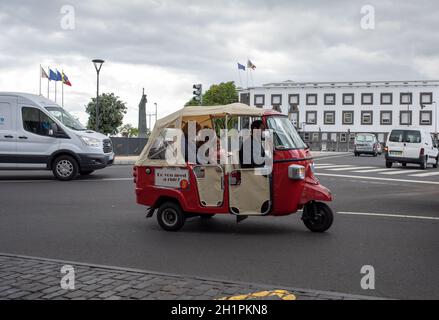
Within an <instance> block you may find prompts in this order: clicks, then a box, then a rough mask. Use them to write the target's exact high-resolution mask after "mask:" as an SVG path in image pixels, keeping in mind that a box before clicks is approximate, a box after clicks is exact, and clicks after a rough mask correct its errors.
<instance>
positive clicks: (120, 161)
mask: <svg viewBox="0 0 439 320" xmlns="http://www.w3.org/2000/svg"><path fill="white" fill-rule="evenodd" d="M311 154H312V156H313V157H314V158H316V159H317V158H325V157H330V156H338V155H341V156H342V155H344V154H349V152H332V151H311ZM136 160H137V156H116V157H115V158H114V163H113V164H114V165H133V164H134V163H135V162H136Z"/></svg>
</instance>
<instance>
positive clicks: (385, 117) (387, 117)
mask: <svg viewBox="0 0 439 320" xmlns="http://www.w3.org/2000/svg"><path fill="white" fill-rule="evenodd" d="M380 123H381V124H382V125H391V124H392V111H381V115H380Z"/></svg>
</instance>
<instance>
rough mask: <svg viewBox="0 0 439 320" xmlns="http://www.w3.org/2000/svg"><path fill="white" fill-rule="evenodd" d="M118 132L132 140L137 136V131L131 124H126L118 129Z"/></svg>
mask: <svg viewBox="0 0 439 320" xmlns="http://www.w3.org/2000/svg"><path fill="white" fill-rule="evenodd" d="M119 132H120V133H121V134H122V136H123V137H125V138H132V137H137V136H139V129H137V128H134V127H133V126H132V125H131V124H129V123H127V124H125V125H123V126H122V127H120V128H119Z"/></svg>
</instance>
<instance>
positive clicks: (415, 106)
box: [239, 80, 439, 151]
mask: <svg viewBox="0 0 439 320" xmlns="http://www.w3.org/2000/svg"><path fill="white" fill-rule="evenodd" d="M438 89H439V80H428V81H371V82H318V83H315V82H294V81H290V80H287V81H284V82H279V83H268V84H265V85H263V86H261V87H252V88H247V89H239V98H240V101H241V102H242V103H246V104H249V105H252V106H256V107H259V108H267V109H275V110H278V111H280V112H282V113H284V114H288V117H289V119H290V120H291V121H292V123H293V124H294V126H295V127H296V128H297V129H298V131H299V133H300V134H301V135H302V137H303V139H304V140H305V141H306V142H307V143H308V144H309V145H310V146H311V148H312V149H323V150H338V151H343V150H345V151H347V150H350V149H352V147H353V145H352V144H353V139H354V136H355V133H358V132H370V133H374V134H376V136H377V138H378V140H379V141H381V142H385V141H386V139H387V135H388V133H389V132H390V130H391V129H392V128H393V127H401V126H403V127H405V126H407V127H410V126H413V127H425V128H426V129H428V130H429V131H430V132H431V133H432V134H433V133H435V132H437V130H438V127H437V126H438V121H439V119H438V114H437V102H438V99H439V97H438V94H439V92H438Z"/></svg>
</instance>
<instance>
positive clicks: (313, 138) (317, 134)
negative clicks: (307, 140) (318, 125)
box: [312, 132, 319, 142]
mask: <svg viewBox="0 0 439 320" xmlns="http://www.w3.org/2000/svg"><path fill="white" fill-rule="evenodd" d="M312 141H313V142H317V141H319V133H318V132H313V133H312Z"/></svg>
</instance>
